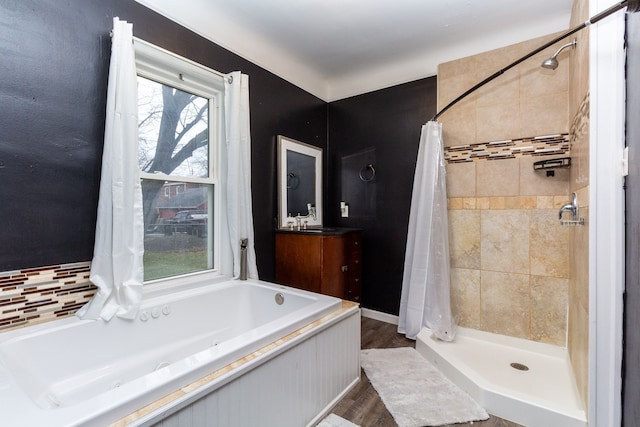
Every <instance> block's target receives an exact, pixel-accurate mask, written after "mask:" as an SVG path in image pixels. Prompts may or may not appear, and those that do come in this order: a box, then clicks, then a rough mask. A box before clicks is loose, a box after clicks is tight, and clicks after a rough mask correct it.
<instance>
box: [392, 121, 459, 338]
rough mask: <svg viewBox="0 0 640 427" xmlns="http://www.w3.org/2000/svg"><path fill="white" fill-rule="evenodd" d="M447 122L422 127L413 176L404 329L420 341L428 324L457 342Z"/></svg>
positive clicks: (402, 314)
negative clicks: (444, 128)
mask: <svg viewBox="0 0 640 427" xmlns="http://www.w3.org/2000/svg"><path fill="white" fill-rule="evenodd" d="M448 230H449V226H448V220H447V189H446V181H445V166H444V146H443V142H442V125H441V124H440V123H438V122H434V121H431V122H428V123H427V124H426V125H424V126H422V133H421V135H420V147H419V149H418V162H417V164H416V173H415V176H414V180H413V194H412V197H411V210H410V212H409V230H408V233H407V249H406V252H405V261H404V274H403V278H402V295H401V298H400V319H399V323H398V331H399V332H401V333H404V334H406V336H407V337H408V338H412V339H415V338H416V335H417V334H418V332H420V330H421V329H422V327H424V326H426V327H428V328H429V329H431V331H432V332H433V333H434V334H435V336H436V337H438V338H440V339H442V340H445V341H451V340H453V338H454V336H455V329H456V327H455V322H454V319H453V318H452V316H451V304H450V298H449V287H450V277H449V235H448Z"/></svg>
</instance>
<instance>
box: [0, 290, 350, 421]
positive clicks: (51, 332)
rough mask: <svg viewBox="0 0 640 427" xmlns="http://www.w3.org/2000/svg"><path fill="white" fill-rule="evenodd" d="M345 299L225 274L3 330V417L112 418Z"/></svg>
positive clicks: (0, 396) (0, 365) (0, 357)
mask: <svg viewBox="0 0 640 427" xmlns="http://www.w3.org/2000/svg"><path fill="white" fill-rule="evenodd" d="M341 306H342V302H341V300H339V299H337V298H333V297H330V296H325V295H320V294H315V293H311V292H306V291H302V290H298V289H294V288H289V287H285V286H280V285H275V284H270V283H266V282H261V281H251V280H249V281H236V280H231V281H226V282H223V283H216V284H213V285H209V286H200V287H197V288H195V289H189V290H184V291H179V292H174V293H172V294H169V295H160V296H156V297H151V298H147V299H145V301H144V302H143V305H142V307H141V309H140V312H139V314H138V316H137V318H136V319H134V320H124V319H119V318H115V319H113V320H111V321H110V322H108V323H105V322H103V321H102V320H97V321H95V320H80V319H78V318H67V319H62V320H59V321H54V322H49V323H46V324H42V325H36V326H32V327H28V328H24V329H20V330H16V331H11V332H6V333H3V334H0V401H1V402H2V406H3V411H2V413H1V414H0V423H1V424H2V425H11V426H20V425H25V426H31V425H47V426H69V425H106V424H109V423H111V422H114V421H116V420H118V419H120V418H122V417H123V416H125V415H127V414H130V413H132V412H135V411H136V410H138V409H139V408H142V407H144V406H145V405H148V404H150V403H152V402H154V401H157V400H158V399H160V398H162V397H164V396H167V395H169V394H171V393H172V392H174V391H175V390H178V389H180V388H181V387H184V386H186V385H188V384H191V383H193V382H194V381H196V380H198V379H200V378H202V377H205V376H206V375H208V374H210V373H211V372H214V371H216V370H219V369H221V368H223V367H225V366H228V365H230V364H231V363H232V362H235V361H237V360H239V359H242V358H243V357H245V356H247V355H250V354H252V353H253V352H256V350H258V349H261V348H263V347H265V346H267V345H268V344H270V343H274V342H276V341H277V340H279V339H281V338H283V337H285V336H287V335H288V334H291V333H292V332H294V331H296V330H299V329H300V328H302V327H304V326H305V325H308V324H310V323H311V322H314V321H317V320H318V319H321V318H323V317H324V316H327V315H328V314H330V313H332V312H335V311H336V310H339V309H340V308H341ZM279 351H282V350H279Z"/></svg>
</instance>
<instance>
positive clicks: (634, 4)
mask: <svg viewBox="0 0 640 427" xmlns="http://www.w3.org/2000/svg"><path fill="white" fill-rule="evenodd" d="M624 7H626V8H627V12H631V13H635V12H638V11H640V0H625V1H621V2H620V3H617V4H614V5H613V6H611V7H609V8H608V9H606V10H604V11H602V12H600V13H598V14H597V15H595V16H593V17H591V18H589V19H588V20H586V21H585V22H583V23H582V24H580V25H578V26H576V27H573V28H572V29H570V30H568V31H567V32H565V33H563V34H561V35H559V36H558V37H556V38H554V39H553V40H551V41H549V42H547V43H545V44H543V45H542V46H540V47H539V48H537V49H534V50H532V51H531V52H529V53H527V54H526V55H524V56H523V57H522V58H520V59H518V60H516V61H514V62H512V63H511V64H509V65H507V66H506V67H504V68H502V69H501V70H499V71H497V72H495V73H493V74H492V75H490V76H489V77H487V78H486V79H484V80H483V81H481V82H480V83H478V84H476V85H475V86H473V87H472V88H471V89H469V90H467V91H466V92H465V93H463V94H462V95H460V96H459V97H457V98H456V99H454V100H453V101H451V102H450V103H448V104H447V105H446V106H445V107H444V108H443V109H442V110H440V111H438V112H437V113H436V115H435V116H433V117H432V118H431V120H430V121H436V120H438V117H440V116H441V115H442V114H443V113H444V112H445V111H447V110H448V109H449V108H451V107H453V106H454V105H455V104H457V103H458V102H459V101H461V100H463V99H464V98H466V97H467V96H469V95H470V94H472V93H473V92H475V91H476V90H478V89H480V88H481V87H482V86H484V85H486V84H487V83H489V82H490V81H492V80H493V79H495V78H496V77H498V76H501V75H502V74H504V73H505V72H506V71H508V70H510V69H511V68H513V67H515V66H516V65H518V64H519V63H521V62H523V61H525V60H527V59H529V58H531V57H532V56H533V55H535V54H537V53H539V52H541V51H543V50H545V49H546V48H548V47H549V46H551V45H553V44H555V43H557V42H559V41H560V40H562V39H564V38H566V37H568V36H570V35H572V34H574V33H577V32H578V31H580V30H582V29H583V28H586V27H588V26H589V25H591V24H595V23H596V22H598V21H600V20H601V19H604V18H606V17H607V16H609V15H611V14H612V13H615V12H617V11H619V10H620V9H622V8H624Z"/></svg>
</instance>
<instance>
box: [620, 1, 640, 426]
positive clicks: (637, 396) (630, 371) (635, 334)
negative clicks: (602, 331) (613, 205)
mask: <svg viewBox="0 0 640 427" xmlns="http://www.w3.org/2000/svg"><path fill="white" fill-rule="evenodd" d="M626 114H627V123H626V132H627V135H626V139H627V145H628V146H629V176H627V179H626V192H625V193H626V228H627V229H626V233H625V235H626V262H625V264H626V277H625V288H626V290H625V301H624V328H623V330H624V337H623V342H624V355H623V368H624V372H623V390H622V391H623V393H622V417H623V419H622V421H623V423H622V425H624V426H628V427H631V426H638V425H640V405H638V402H640V329H638V325H640V264H639V263H638V260H639V259H640V152H639V150H640V122H639V121H638V120H637V118H638V117H640V14H638V13H635V14H629V15H627V113H626Z"/></svg>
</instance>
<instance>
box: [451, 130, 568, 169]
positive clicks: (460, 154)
mask: <svg viewBox="0 0 640 427" xmlns="http://www.w3.org/2000/svg"><path fill="white" fill-rule="evenodd" d="M569 146H570V141H569V134H568V133H559V134H555V135H543V136H534V137H530V138H519V139H506V140H502V141H491V142H482V143H478V144H466V145H454V146H451V147H445V148H444V158H445V160H446V161H447V163H465V162H474V161H480V160H503V159H515V158H517V157H522V156H555V155H568V153H569Z"/></svg>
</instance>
